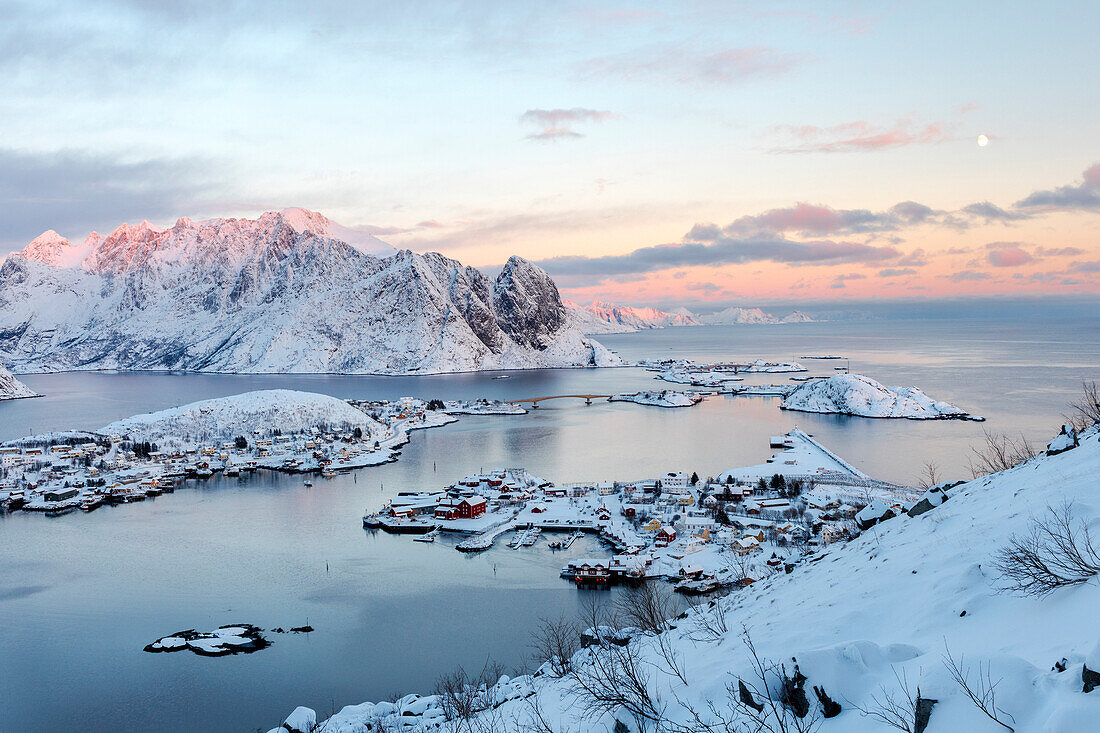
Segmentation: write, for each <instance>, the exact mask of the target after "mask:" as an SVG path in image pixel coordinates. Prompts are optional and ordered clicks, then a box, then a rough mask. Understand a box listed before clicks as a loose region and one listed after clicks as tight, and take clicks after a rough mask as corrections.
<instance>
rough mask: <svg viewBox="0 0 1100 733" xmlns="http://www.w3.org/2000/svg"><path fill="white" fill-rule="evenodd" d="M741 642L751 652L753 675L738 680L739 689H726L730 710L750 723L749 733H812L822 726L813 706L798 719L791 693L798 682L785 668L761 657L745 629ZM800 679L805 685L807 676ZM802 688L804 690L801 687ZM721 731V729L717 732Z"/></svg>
mask: <svg viewBox="0 0 1100 733" xmlns="http://www.w3.org/2000/svg"><path fill="white" fill-rule="evenodd" d="M741 640H742V642H743V643H744V645H745V648H746V649H747V650H748V652H749V661H750V674H749V675H747V678H745V677H742V678H739V679H738V680H737V684H736V686H735V685H734V684H733V683H730V684H729V685H727V686H726V691H727V693H728V695H729V699H730V705H731V710H732V711H734V712H735V713H737V714H738V715H739V716H740V717H742V718H744V719H746V720H748V721H749V722H750V723H751V725H750V726H748V730H752V731H767V733H811V732H812V731H815V730H817V729H818V727H820V725H821V711H820V710H819V709H818V708H817V706H815V705H813V704H812V703H811V704H810V705H809V709H808V711H806V714H805V715H804V716H801V717H800V716H799V715H798V714H797V711H796V710H795V708H794V707H793V706H792V705H791V704H790V692H791V690H792V687H794V686H795V685H796V684H797V683H796V680H795V678H796V677H798V672H797V666H796V668H795V675H794V676H791V675H788V674H787V670H786V667H784V666H783V665H781V664H778V663H776V662H772V661H769V660H767V659H764V658H762V657H761V656H760V654H759V653H758V652H757V651H756V645H755V644H754V643H753V641H752V636H751V635H750V634H749V630H748V629H747V628H744V629H743V630H742V632H741ZM801 680H802V681H803V682H805V677H802V678H801ZM799 689H801V687H800V686H799ZM715 730H722V729H715Z"/></svg>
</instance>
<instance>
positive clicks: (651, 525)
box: [642, 519, 661, 532]
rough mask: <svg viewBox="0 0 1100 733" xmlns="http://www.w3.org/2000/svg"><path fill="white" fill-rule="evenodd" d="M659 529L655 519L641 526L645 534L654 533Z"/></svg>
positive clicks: (659, 526)
mask: <svg viewBox="0 0 1100 733" xmlns="http://www.w3.org/2000/svg"><path fill="white" fill-rule="evenodd" d="M660 528H661V523H660V522H659V521H658V520H656V519H651V520H649V521H648V522H646V523H645V524H643V525H642V529H644V530H645V531H647V532H656V531H657V530H659V529H660Z"/></svg>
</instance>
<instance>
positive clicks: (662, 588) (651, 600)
mask: <svg viewBox="0 0 1100 733" xmlns="http://www.w3.org/2000/svg"><path fill="white" fill-rule="evenodd" d="M679 606H680V603H679V601H678V600H677V599H676V596H675V594H674V593H673V592H672V589H671V588H669V586H668V584H667V583H657V582H652V581H651V582H647V583H642V584H641V585H640V586H638V587H637V588H633V589H631V590H628V591H626V592H624V593H622V594H621V595H620V596H619V597H618V599H616V601H615V607H614V614H615V620H616V621H617V622H618V623H619V625H620V626H634V627H636V628H638V629H641V630H642V631H643V632H645V633H648V634H659V633H661V632H662V631H664V630H666V629H667V628H668V620H669V619H670V618H672V617H673V616H676V615H677V614H678V613H679V612H680V608H679Z"/></svg>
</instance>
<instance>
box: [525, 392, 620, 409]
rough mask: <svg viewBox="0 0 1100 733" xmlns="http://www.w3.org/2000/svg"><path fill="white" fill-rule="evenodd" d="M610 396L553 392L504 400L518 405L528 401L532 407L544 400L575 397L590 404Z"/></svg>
mask: <svg viewBox="0 0 1100 733" xmlns="http://www.w3.org/2000/svg"><path fill="white" fill-rule="evenodd" d="M610 398H611V395H609V394H555V395H550V396H548V397H525V398H523V399H522V400H505V402H507V403H509V404H511V405H520V404H523V405H525V404H527V403H528V402H530V403H531V407H532V408H537V407H538V406H539V403H540V402H544V401H546V400H567V399H576V400H584V404H586V405H591V404H592V400H598V399H610Z"/></svg>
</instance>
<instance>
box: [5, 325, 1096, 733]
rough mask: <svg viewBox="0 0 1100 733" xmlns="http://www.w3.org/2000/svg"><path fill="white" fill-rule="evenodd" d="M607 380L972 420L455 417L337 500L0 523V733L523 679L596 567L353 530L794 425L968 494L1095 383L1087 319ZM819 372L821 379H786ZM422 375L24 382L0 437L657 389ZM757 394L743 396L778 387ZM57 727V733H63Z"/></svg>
mask: <svg viewBox="0 0 1100 733" xmlns="http://www.w3.org/2000/svg"><path fill="white" fill-rule="evenodd" d="M601 340H602V341H603V342H604V343H605V344H606V345H608V346H609V347H610V348H612V349H615V350H617V351H618V352H619V353H621V354H622V355H623V356H624V357H626V358H643V357H650V358H655V357H665V356H670V357H671V356H687V357H691V358H696V359H699V360H708V361H709V360H719V359H723V360H724V359H738V360H744V359H754V358H764V359H768V360H773V361H774V360H788V359H797V358H799V357H802V356H804V355H814V354H826V353H836V354H842V355H844V356H847V357H849V358H850V362H851V368H852V371H853V372H859V373H863V374H867V375H869V376H871V377H874V378H876V379H878V380H879V381H882V382H884V383H887V384H900V385H917V386H919V387H921V388H922V389H924V390H925V391H926V392H927V393H928V394H930V395H932V396H933V397H935V398H937V399H943V400H947V401H949V402H953V403H955V404H957V405H959V406H961V407H963V408H964V409H967V410H970V411H971V412H973V413H974V414H978V415H983V416H985V417H986V418H988V422H986V423H984V424H979V423H973V422H961V421H935V422H913V421H904V420H902V421H883V420H868V419H860V418H848V417H841V416H824V415H809V414H803V413H790V412H783V411H781V410H779V409H778V407H777V400H775V399H774V398H726V397H713V398H710V399H708V400H706V401H705V402H704V403H702V404H701V405H700V406H698V407H694V408H689V409H678V410H667V409H660V408H651V407H641V406H636V405H630V404H608V403H604V402H596V403H595V404H593V405H591V406H585V405H584V404H583V403H582V402H579V401H572V400H562V401H557V402H550V403H546V404H545V405H544V406H543V407H541V408H540V409H538V410H535V411H532V412H531V413H529V414H528V415H523V416H500V417H495V416H488V417H463V418H461V421H460V422H459V423H457V424H454V425H450V426H447V427H444V428H440V429H435V430H429V431H421V432H416V433H414V434H413V438H412V442H411V443H410V444H409V445H408V446H406V448H405V449H404V451H403V455H402V457H401V459H400V460H399V461H398V462H397V463H394V464H389V465H386V466H380V467H376V468H371V469H366V470H363V471H359V472H356V473H354V474H348V475H342V476H339V477H337V478H334V479H329V480H323V479H314V486H313V487H312V488H307V487H305V486H304V482H303V480H302V478H301V477H297V478H295V477H290V476H284V475H274V474H268V473H264V474H261V475H258V476H255V477H252V478H249V479H242V480H237V479H228V478H217V479H213V480H210V481H207V482H204V483H197V482H190V483H189V484H188V486H187V487H186V488H183V489H181V490H177V491H176V492H175V493H174V494H168V495H164V496H161V497H158V498H156V499H155V500H150V501H146V502H143V503H138V504H131V505H125V506H120V507H105V508H102V509H99V510H97V511H95V512H92V513H91V514H88V515H82V514H75V515H68V516H63V517H57V518H48V517H43V516H32V515H27V514H24V513H16V514H13V515H9V516H6V517H2V518H0V558H2V562H0V679H2V680H3V687H4V691H5V695H4V701H3V703H2V704H0V730H4V731H9V730H10V731H38V730H42V731H48V730H62V729H68V728H71V727H72V726H73V725H74V724H77V725H79V726H80V727H81V729H83V730H90V731H91V730H94V731H99V730H104V731H108V730H109V731H148V730H158V731H160V730H163V731H199V730H202V731H207V730H209V731H221V730H226V731H252V730H256V729H257V728H259V729H261V730H268V729H269V728H272V727H274V726H275V725H277V724H278V723H279V722H280V721H281V719H282V717H283V716H285V715H286V714H287V713H288V712H289V711H290V710H291V709H292V708H293V707H294V706H295V705H297V704H306V705H310V706H312V707H314V708H316V709H317V710H319V711H321V712H323V713H327V712H329V711H330V710H331V709H332V708H333V707H335V708H337V709H338V708H339V707H340V706H342V705H345V704H349V703H355V702H361V701H363V700H378V699H384V698H387V697H389V696H391V695H393V694H395V693H405V692H412V691H418V692H426V691H430V689H431V686H432V683H433V681H434V680H435V678H436V677H437V676H438V674H440V673H441V672H444V671H447V670H449V669H451V668H453V667H454V666H455V665H457V664H462V665H464V666H466V667H467V668H479V667H480V665H481V664H482V663H484V662H485V660H486V659H487V658H492V659H495V660H499V661H501V662H503V663H505V664H506V665H508V666H509V667H512V666H521V665H522V663H523V661H524V659H525V657H526V655H527V654H528V653H529V650H528V648H527V643H528V638H529V631H530V628H531V627H532V626H533V625H534V624H535V623H536V622H537V620H538V618H540V617H547V616H556V615H558V614H560V613H569V612H572V611H574V610H575V609H576V608H577V607H578V605H579V603H580V599H581V598H582V594H581V593H578V591H576V590H575V589H573V587H572V586H571V585H570V584H568V583H567V582H566V581H563V580H561V579H559V578H558V576H557V571H558V568H560V567H561V565H562V564H563V562H564V561H565V559H567V558H568V557H576V556H583V555H585V554H587V553H589V552H592V551H594V550H596V543H595V542H594V541H593V540H592V539H590V538H586V539H585V540H583V541H582V542H578V543H577V544H575V545H574V546H573V547H572V548H571V549H570V550H569V551H568V552H566V553H555V554H552V553H550V552H549V551H548V550H546V549H545V545H544V544H543V543H540V546H536V547H534V548H528V549H524V550H519V551H513V550H509V549H507V548H496V549H494V550H491V551H489V552H487V553H483V554H480V555H473V556H471V555H465V554H463V553H459V552H456V551H454V550H453V549H452V547H453V541H451V540H446V539H444V540H442V541H439V542H436V543H435V544H422V543H415V542H412V541H411V540H410V539H409V538H408V537H398V536H391V535H386V534H383V533H372V532H368V531H364V530H363V529H362V527H361V524H360V516H361V514H362V512H363V510H364V508H373V507H376V506H378V505H379V504H380V503H381V502H382V501H384V500H385V499H386V498H387V497H391V496H393V494H394V493H395V492H396V491H399V490H404V489H419V488H433V487H438V486H441V485H443V484H446V483H450V482H452V481H454V480H456V479H458V478H461V477H462V476H464V475H466V474H467V473H471V472H476V471H479V470H481V469H482V468H485V469H489V468H491V467H496V466H524V467H527V468H528V469H529V470H531V471H532V472H534V473H536V474H539V475H542V476H545V477H546V478H549V479H552V480H563V481H568V480H576V479H613V478H637V477H643V476H651V475H655V474H656V473H658V472H663V471H667V470H679V469H685V470H697V471H698V472H699V473H700V474H701V475H704V476H705V475H708V474H710V475H713V474H717V473H718V472H720V471H721V470H723V469H725V468H728V467H731V466H736V465H743V464H746V463H756V462H760V461H762V460H763V459H764V458H766V457H767V456H768V455H770V451H769V449H768V441H767V439H768V436H769V435H772V434H776V433H780V432H784V431H786V430H789V429H790V428H791V427H794V426H795V425H797V426H799V427H801V428H803V429H805V430H807V431H808V432H810V433H812V434H814V435H815V436H816V437H817V438H818V439H820V440H821V441H822V442H823V443H824V444H825V445H826V446H828V447H829V448H832V449H834V450H835V451H837V452H838V453H839V454H840V455H842V456H843V457H845V458H846V459H848V460H849V461H851V462H852V463H854V464H856V465H857V466H859V467H860V468H862V469H863V470H865V471H867V472H868V473H870V474H872V475H874V476H877V477H880V478H884V479H888V480H891V481H896V482H900V483H913V482H915V481H916V480H917V478H918V474H919V472H920V470H921V467H922V465H923V464H924V462H926V461H929V460H935V461H936V462H937V463H938V465H939V467H940V473H941V475H942V476H944V477H945V478H954V477H966V476H968V475H969V474H968V471H967V460H968V456H969V454H970V448H971V446H972V445H975V444H977V443H979V442H980V441H981V440H982V437H983V431H984V430H989V431H991V432H1004V433H1009V434H1013V435H1016V434H1019V433H1023V434H1024V435H1025V436H1026V437H1028V438H1029V439H1031V440H1033V441H1035V442H1040V441H1043V440H1045V439H1047V438H1048V437H1049V436H1051V435H1053V433H1054V432H1056V431H1057V428H1058V425H1059V423H1060V419H1061V418H1060V415H1061V413H1062V412H1063V411H1064V409H1065V405H1066V403H1067V402H1068V401H1069V400H1071V399H1073V398H1074V397H1075V396H1076V394H1077V392H1078V391H1079V389H1080V384H1081V382H1082V381H1083V380H1093V379H1098V378H1100V325H1098V323H1097V320H1096V319H1095V318H1090V317H1078V318H1076V319H1060V320H1057V321H1051V320H1046V319H1037V320H1034V321H1029V320H1024V321H1020V320H1019V319H1013V320H1009V319H1007V318H1006V319H983V320H970V321H966V320H950V321H904V320H891V321H874V322H857V323H811V324H791V325H784V326H770V327H732V328H718V327H700V328H686V329H666V330H659V331H651V332H645V333H638V334H626V335H616V336H604V337H602V338H601ZM804 363H806V364H807V366H809V367H810V369H811V373H815V374H817V373H820V374H828V373H831V372H832V371H833V367H835V366H840V365H843V364H844V363H842V362H837V361H807V362H804ZM493 376H495V375H491V374H462V375H448V376H439V377H416V378H410V377H319V376H230V375H172V374H100V373H88V374H80V373H75V374H55V375H29V376H27V377H25V379H24V381H25V382H26V383H27V384H28V385H30V386H31V387H32V388H34V389H36V390H37V391H39V392H42V393H43V394H45V395H46V396H45V397H43V398H40V399H33V400H20V401H17V402H11V403H2V404H0V440H3V439H9V438H12V437H17V436H20V435H25V434H28V433H32V432H42V431H46V430H56V429H68V428H95V427H99V426H101V425H103V424H105V423H107V422H109V421H111V420H114V419H117V418H120V417H124V416H127V415H130V414H134V413H137V412H143V411H150V410H156V409H161V408H164V407H168V406H172V405H176V404H182V403H186V402H190V401H193V400H197V399H205V398H209V397H217V396H223V395H228V394H235V393H239V392H242V391H247V390H251V389H264V388H273V387H286V388H295V389H303V390H312V391H318V392H325V393H328V394H333V395H336V396H339V397H356V398H395V397H400V396H402V395H416V396H421V397H426V398H429V397H440V398H472V397H479V396H486V397H495V398H502V399H515V398H522V397H531V396H542V395H551V394H577V393H596V394H609V393H612V392H621V391H633V390H638V389H659V388H661V387H664V386H671V385H665V384H663V383H661V382H657V381H654V380H653V379H652V375H651V374H650V373H648V372H645V371H643V370H640V369H606V370H544V371H534V372H514V373H512V374H511V376H510V378H509V379H492V377H493ZM788 376H789V375H759V376H753V377H750V378H748V379H747V380H746V381H748V382H750V383H759V382H768V381H774V382H786V381H787V377H788ZM238 622H247V623H253V624H257V625H259V626H261V627H264V628H272V627H276V626H281V627H290V626H297V625H301V624H304V623H307V622H308V623H309V624H311V625H312V626H314V627H315V629H316V631H314V632H313V633H311V634H302V635H278V634H275V635H272V636H271V638H272V640H273V642H274V644H273V645H272V646H271V647H270V648H268V649H265V650H263V651H261V652H259V653H256V654H252V655H241V656H234V657H224V658H217V659H211V658H204V657H198V656H194V655H192V654H190V653H189V652H180V653H174V654H147V653H144V652H142V651H141V649H142V647H143V646H144V645H145V644H147V643H149V642H151V641H153V640H154V639H156V638H157V637H159V636H163V635H165V634H169V633H171V632H174V631H178V630H181V629H187V628H196V629H199V630H204V629H208V628H212V627H216V626H219V625H222V624H228V623H238ZM77 721H79V722H77Z"/></svg>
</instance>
